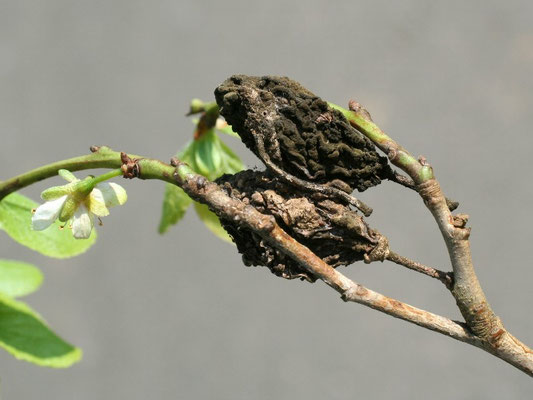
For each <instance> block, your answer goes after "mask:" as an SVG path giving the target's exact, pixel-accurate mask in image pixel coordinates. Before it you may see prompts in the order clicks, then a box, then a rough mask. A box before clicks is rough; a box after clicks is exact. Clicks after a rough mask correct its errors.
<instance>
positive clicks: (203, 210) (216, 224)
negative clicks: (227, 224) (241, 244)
mask: <svg viewBox="0 0 533 400" xmlns="http://www.w3.org/2000/svg"><path fill="white" fill-rule="evenodd" d="M194 208H195V209H196V214H198V217H200V219H201V220H202V222H203V223H204V224H205V226H206V227H207V228H208V229H209V230H210V231H211V232H213V233H214V234H215V235H216V236H218V237H219V238H220V239H222V240H224V241H226V242H229V243H233V240H231V237H230V236H229V235H228V233H227V232H226V230H225V229H224V228H223V227H222V225H220V221H219V219H218V217H217V216H216V215H215V214H214V213H213V212H211V211H209V208H208V207H207V206H206V205H205V204H200V203H196V202H195V203H194Z"/></svg>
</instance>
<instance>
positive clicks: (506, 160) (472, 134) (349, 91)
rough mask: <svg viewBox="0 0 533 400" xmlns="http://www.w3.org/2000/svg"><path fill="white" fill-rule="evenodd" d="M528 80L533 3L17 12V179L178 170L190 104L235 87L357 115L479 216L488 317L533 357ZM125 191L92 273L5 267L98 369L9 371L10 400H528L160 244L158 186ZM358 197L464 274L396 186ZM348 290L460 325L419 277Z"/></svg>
mask: <svg viewBox="0 0 533 400" xmlns="http://www.w3.org/2000/svg"><path fill="white" fill-rule="evenodd" d="M532 69H533V2H531V1H505V2H504V1H468V2H464V1H445V2H444V1H441V2H428V1H397V2H395V1H390V2H385V1H375V0H374V1H353V0H352V1H342V2H335V1H327V2H318V1H306V2H304V1H301V2H289V1H286V0H285V1H263V2H250V1H246V2H245V1H243V2H238V1H219V2H206V1H197V0H196V1H137V0H136V1H133V0H123V1H66V0H65V1H60V0H47V1H22V0H14V1H6V0H0V138H1V141H0V146H1V147H0V156H1V159H0V168H1V170H0V171H1V172H0V179H7V178H8V177H10V176H13V175H15V174H18V173H20V172H23V171H25V170H28V169H29V168H32V167H35V166H39V165H42V164H45V163H48V162H51V161H54V160H58V159H62V158H67V157H70V156H73V155H78V154H83V153H85V152H87V150H88V147H89V146H90V145H93V144H107V145H109V146H112V147H113V148H115V149H120V150H124V151H129V152H134V153H140V154H144V155H148V156H153V157H157V158H161V159H163V160H167V159H169V157H170V156H172V155H173V154H174V152H175V151H176V150H177V149H178V148H179V147H180V146H182V145H183V144H184V143H185V142H186V141H187V140H189V139H190V137H191V133H192V125H191V122H190V121H189V120H188V119H187V118H185V117H184V113H185V112H186V110H187V108H188V102H189V100H190V99H191V98H193V97H200V98H203V99H207V100H209V99H211V98H212V91H213V89H214V88H215V87H216V86H217V85H218V84H219V83H220V82H222V81H223V80H224V79H226V78H227V77H228V76H229V75H231V74H234V73H246V74H253V75H262V74H279V75H288V76H290V77H292V78H294V79H296V80H298V81H300V82H302V83H303V84H304V85H305V86H307V87H308V88H310V89H311V90H313V91H314V92H315V93H317V94H319V95H321V96H322V97H324V98H326V99H329V100H331V101H334V102H337V103H340V104H346V102H347V100H348V99H349V98H351V97H354V98H356V99H358V100H359V101H361V102H362V103H363V104H365V105H366V106H367V108H368V109H369V110H370V111H371V112H372V115H373V117H374V119H375V120H376V121H377V122H378V123H379V124H380V125H381V126H382V127H383V128H384V129H385V130H386V131H388V132H389V133H390V134H391V135H392V136H393V137H395V138H396V139H397V140H398V141H400V142H401V143H402V144H403V145H404V146H405V147H407V148H408V149H410V150H411V151H412V152H413V153H415V154H417V155H418V154H424V155H425V156H427V158H428V159H429V160H430V162H431V163H432V164H433V166H434V167H435V170H436V173H437V175H438V177H439V178H440V180H441V184H442V186H443V187H444V189H445V191H446V193H447V194H448V195H449V196H450V197H453V198H455V199H458V200H460V201H461V208H460V211H462V212H466V213H468V214H470V216H471V226H472V227H473V234H472V248H473V253H474V261H475V263H476V266H477V272H478V275H479V278H480V280H481V282H482V284H483V287H484V288H485V291H486V293H487V295H488V298H489V300H490V301H491V304H492V305H493V307H494V309H495V310H496V312H497V313H498V314H499V315H500V316H501V317H502V318H503V320H504V322H505V324H506V326H507V327H508V328H509V329H510V330H511V331H512V332H513V333H514V334H515V335H516V336H518V337H519V338H520V339H522V340H523V341H524V342H526V343H529V344H533V317H531V311H530V310H531V306H532V304H533V293H532V278H533V269H532V267H531V264H532V263H531V261H532V260H531V252H530V251H528V250H529V248H530V237H531V227H530V225H531V221H532V220H533V219H532V217H531V212H530V210H531V202H532V197H533V192H532V186H531V178H530V173H529V169H530V166H531V161H530V158H531V146H532V144H533V140H532V139H531V125H532V123H533V120H532V114H531V112H530V111H529V110H530V109H531V107H532V106H533V79H532ZM226 142H227V143H229V144H230V145H231V146H232V147H234V148H236V149H237V150H238V151H239V153H240V154H241V155H242V156H243V158H244V159H245V160H246V162H247V163H248V164H249V165H256V159H255V158H254V157H253V156H252V155H250V154H248V153H247V152H246V150H245V149H243V147H242V146H241V145H240V143H239V142H238V141H237V140H234V139H232V138H229V139H227V140H226ZM56 182H59V181H48V182H46V183H44V184H39V185H36V186H35V187H32V188H30V189H29V190H25V191H24V193H26V194H28V195H31V196H34V197H35V198H37V196H38V194H39V192H40V191H41V190H43V189H44V188H46V187H47V186H49V185H51V184H53V183H56ZM123 183H124V186H126V187H127V189H128V193H129V196H130V199H129V202H128V204H127V206H125V207H121V208H119V209H114V210H113V211H112V213H111V215H110V216H109V217H107V218H105V220H104V223H105V225H104V226H103V227H102V228H100V229H99V234H100V236H99V241H98V243H97V245H96V246H94V247H93V248H92V249H91V250H90V251H89V252H88V253H87V254H85V255H83V256H81V257H78V258H74V259H70V260H62V261H61V260H60V261H58V260H54V259H48V258H45V257H44V256H41V255H39V254H36V253H33V252H31V251H30V250H27V249H24V248H21V247H20V246H19V245H17V244H15V243H14V242H12V241H11V240H10V239H9V238H8V237H7V236H5V235H2V237H1V241H0V254H1V256H2V257H5V258H13V259H22V260H26V261H29V262H33V263H35V264H36V265H39V266H40V267H41V268H42V269H43V271H44V273H45V283H44V285H43V287H42V289H41V290H40V291H39V292H37V293H36V294H34V295H32V296H30V297H29V298H28V302H29V303H30V304H31V305H33V306H34V307H35V308H36V309H37V310H39V311H40V312H41V313H42V314H43V315H44V316H45V317H46V319H47V320H48V321H49V323H50V324H51V325H52V326H53V327H54V328H55V329H56V330H57V331H58V332H59V333H60V334H61V335H63V336H64V337H66V338H68V339H70V340H71V341H72V342H74V343H75V344H76V345H78V346H80V347H82V348H83V350H84V359H83V361H82V362H81V363H79V364H77V365H75V366H74V367H72V368H70V369H67V370H53V369H45V368H39V367H36V366H33V365H31V364H28V363H25V362H20V361H16V360H14V359H12V358H11V357H10V356H9V355H8V354H7V353H5V352H3V351H2V352H0V376H1V380H2V384H1V386H2V387H1V391H2V395H3V397H2V398H3V399H31V398H46V399H118V398H129V399H145V398H153V399H209V398H216V399H274V398H275V399H299V398H307V399H324V398H327V399H352V398H359V397H362V396H370V398H378V399H387V398H397V399H413V398H427V397H428V396H430V394H431V398H434V399H449V398H452V397H453V398H462V399H492V398H500V397H502V398H513V399H520V398H522V399H523V398H529V396H528V393H531V389H532V387H533V386H532V385H531V379H530V378H528V377H527V376H526V375H524V374H523V373H521V372H519V371H517V370H515V369H513V368H512V367H510V366H509V365H507V364H505V363H503V362H501V361H499V360H498V359H496V358H494V357H491V356H489V355H488V354H486V353H484V352H482V351H480V350H478V349H476V348H473V347H470V346H467V345H464V344H461V343H459V342H456V341H453V340H450V339H448V338H446V337H444V336H440V335H438V334H435V333H432V332H429V331H426V330H422V329H420V328H417V327H415V326H413V325H410V324H407V323H405V322H402V321H399V320H395V319H393V318H390V317H388V316H385V315H382V314H379V313H377V312H374V311H372V310H370V309H367V308H364V307H362V306H358V305H354V304H345V303H343V302H342V301H340V299H339V296H338V294H337V293H335V292H333V291H332V290H331V289H329V288H327V287H326V286H325V285H324V284H321V283H316V284H314V285H310V284H307V283H303V282H299V281H284V280H281V279H279V278H276V277H274V276H273V275H271V274H270V273H269V272H268V271H267V270H266V269H262V268H248V269H247V268H245V267H243V266H242V263H241V261H240V257H239V255H238V254H236V251H235V248H234V247H232V246H231V245H228V244H226V243H223V242H221V241H219V240H218V239H216V238H215V237H214V236H212V235H210V234H209V233H208V231H207V230H206V229H205V228H204V227H203V226H202V225H201V224H199V223H198V220H197V218H196V216H195V215H194V213H192V212H189V214H188V215H187V216H186V218H185V220H184V221H183V222H182V223H181V224H180V225H179V226H177V227H175V228H174V229H172V230H171V231H170V232H169V233H168V234H167V235H165V236H163V237H159V235H158V234H157V233H156V227H157V223H158V219H159V214H160V203H161V198H162V190H163V185H162V184H161V183H160V182H135V181H132V182H123ZM361 197H362V198H363V199H364V200H365V201H366V202H368V203H369V204H371V205H372V206H373V207H374V208H375V212H374V215H373V216H372V218H371V220H370V221H371V223H372V225H373V226H374V227H376V228H378V229H380V230H381V231H382V232H383V233H385V234H387V235H388V236H389V238H390V241H391V244H392V247H393V248H394V249H395V250H396V251H398V252H400V253H402V254H404V255H407V256H411V257H413V258H416V259H417V260H420V261H422V262H425V263H427V264H430V265H434V266H439V267H441V268H443V269H448V268H449V267H448V261H447V256H446V252H445V248H444V245H443V243H442V241H441V239H440V236H439V233H438V231H437V228H436V226H435V224H434V222H433V221H432V218H431V216H430V215H429V213H428V212H427V211H426V209H425V208H424V207H423V205H422V204H421V201H420V200H419V198H418V197H417V196H416V195H415V194H414V193H411V192H409V191H406V190H403V189H402V188H400V187H397V186H395V185H393V184H391V183H385V184H383V185H381V186H380V187H379V188H377V189H374V190H371V191H369V192H367V193H365V194H364V195H363V196H361ZM343 272H346V274H348V275H349V276H350V277H352V278H353V279H355V280H357V281H359V282H361V283H363V284H365V285H367V286H369V287H371V288H373V289H375V290H378V291H381V292H383V293H384V294H387V295H390V296H393V297H396V298H398V299H401V300H403V301H406V302H408V303H410V304H413V305H416V306H419V307H422V308H427V309H430V310H432V311H434V312H437V313H441V314H444V315H447V316H450V317H453V318H459V315H458V312H457V311H456V310H455V306H454V302H453V300H452V299H451V297H450V296H449V295H448V294H447V293H446V291H445V290H444V289H443V287H442V286H441V285H440V284H439V283H437V282H432V281H430V280H428V279H425V278H423V277H420V276H417V275H416V274H415V273H411V272H408V271H406V270H402V269H400V268H398V267H396V266H394V265H392V264H387V263H385V264H379V263H378V264H373V265H371V266H368V265H363V264H357V265H353V266H351V267H349V268H347V269H343Z"/></svg>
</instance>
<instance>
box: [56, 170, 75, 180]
mask: <svg viewBox="0 0 533 400" xmlns="http://www.w3.org/2000/svg"><path fill="white" fill-rule="evenodd" d="M57 173H58V175H59V176H60V177H61V178H63V179H65V180H66V181H68V182H77V181H79V179H78V178H76V176H74V174H73V173H72V172H70V171H69V170H68V169H60V170H59V171H57Z"/></svg>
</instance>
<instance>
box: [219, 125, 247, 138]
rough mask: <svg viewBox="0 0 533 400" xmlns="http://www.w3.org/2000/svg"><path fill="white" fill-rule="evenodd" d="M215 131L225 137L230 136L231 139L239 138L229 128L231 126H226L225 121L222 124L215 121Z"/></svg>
mask: <svg viewBox="0 0 533 400" xmlns="http://www.w3.org/2000/svg"><path fill="white" fill-rule="evenodd" d="M216 129H217V131H219V132H222V133H225V134H226V135H230V136H233V137H236V138H239V139H240V138H241V137H240V136H239V134H238V133H237V132H235V131H234V130H233V129H232V128H231V125H228V123H227V122H226V121H223V122H222V123H219V122H218V121H217V125H216Z"/></svg>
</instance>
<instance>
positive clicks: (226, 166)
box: [217, 139, 244, 178]
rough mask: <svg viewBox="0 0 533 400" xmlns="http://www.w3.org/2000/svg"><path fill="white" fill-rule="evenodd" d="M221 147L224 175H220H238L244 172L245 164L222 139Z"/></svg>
mask: <svg viewBox="0 0 533 400" xmlns="http://www.w3.org/2000/svg"><path fill="white" fill-rule="evenodd" d="M219 145H220V152H221V155H222V160H223V161H222V164H223V167H222V170H221V172H222V173H221V174H220V175H223V174H236V173H237V172H239V171H242V170H243V169H244V164H243V163H242V161H241V159H240V158H239V157H238V156H237V155H236V154H235V153H234V152H233V151H232V150H231V149H230V148H229V147H228V146H226V144H225V143H224V142H223V141H222V140H220V139H219ZM220 175H219V176H220ZM217 178H218V176H217Z"/></svg>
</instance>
